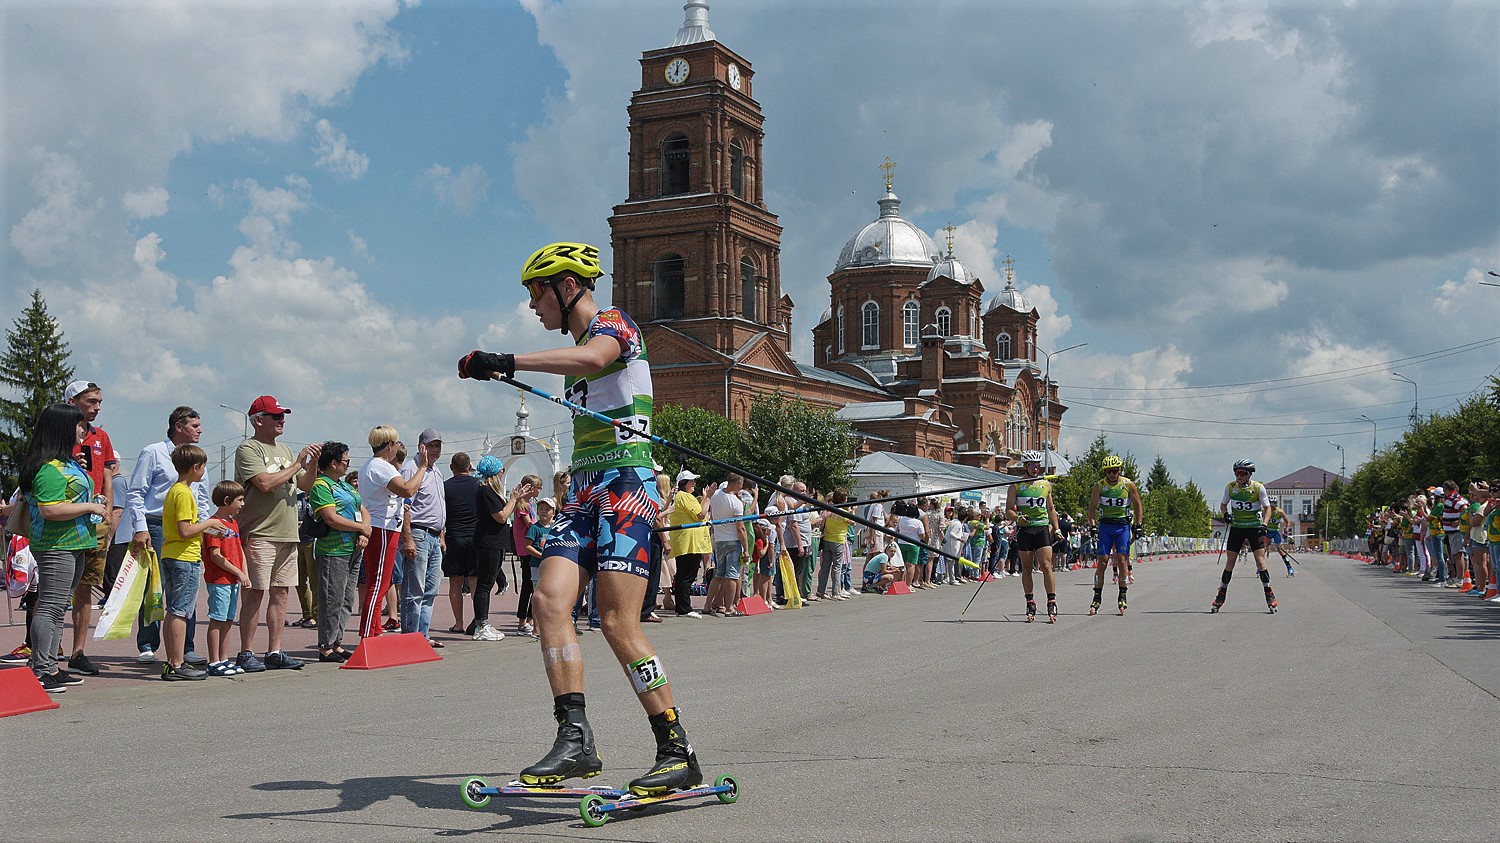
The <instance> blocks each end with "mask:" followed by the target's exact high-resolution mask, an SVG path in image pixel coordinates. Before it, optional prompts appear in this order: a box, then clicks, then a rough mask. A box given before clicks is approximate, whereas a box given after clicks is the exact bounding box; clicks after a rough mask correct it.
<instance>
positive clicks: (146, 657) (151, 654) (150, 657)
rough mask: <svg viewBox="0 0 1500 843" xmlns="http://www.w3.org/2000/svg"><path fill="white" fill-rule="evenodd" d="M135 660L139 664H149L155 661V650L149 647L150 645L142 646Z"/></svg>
mask: <svg viewBox="0 0 1500 843" xmlns="http://www.w3.org/2000/svg"><path fill="white" fill-rule="evenodd" d="M135 660H136V661H138V662H140V663H141V664H150V663H151V662H154V661H156V651H155V650H153V649H151V648H150V647H142V648H141V654H140V655H139V656H136V657H135Z"/></svg>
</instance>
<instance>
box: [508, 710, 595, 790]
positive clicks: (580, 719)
mask: <svg viewBox="0 0 1500 843" xmlns="http://www.w3.org/2000/svg"><path fill="white" fill-rule="evenodd" d="M552 714H553V716H555V717H556V718H557V741H556V742H555V743H553V744H552V751H551V752H549V753H547V755H546V757H544V758H543V759H542V760H540V761H538V762H536V763H535V764H533V765H531V766H530V767H527V768H526V769H524V770H522V771H521V783H522V784H525V785H530V786H532V787H550V786H551V785H555V784H557V783H559V782H561V781H563V780H564V779H571V778H574V777H575V776H576V777H578V778H584V779H589V778H593V777H594V776H597V775H599V772H600V771H601V770H603V769H604V760H603V759H602V758H600V757H599V753H598V751H597V750H596V749H595V747H594V730H593V729H591V728H589V721H588V718H587V717H585V716H584V711H583V694H563V695H562V696H559V697H557V699H556V700H555V701H554V703H553V706H552Z"/></svg>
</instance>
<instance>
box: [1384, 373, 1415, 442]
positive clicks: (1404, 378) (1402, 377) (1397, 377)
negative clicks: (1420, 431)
mask: <svg viewBox="0 0 1500 843" xmlns="http://www.w3.org/2000/svg"><path fill="white" fill-rule="evenodd" d="M1391 377H1392V378H1393V379H1395V380H1398V381H1401V382H1403V383H1409V384H1411V429H1412V430H1416V429H1417V420H1418V419H1420V418H1421V416H1419V415H1417V382H1416V381H1414V380H1412V379H1411V378H1409V377H1407V376H1406V375H1403V374H1401V373H1400V372H1391Z"/></svg>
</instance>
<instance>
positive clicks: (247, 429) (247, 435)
mask: <svg viewBox="0 0 1500 843" xmlns="http://www.w3.org/2000/svg"><path fill="white" fill-rule="evenodd" d="M219 406H220V407H223V408H224V409H226V410H233V411H235V412H236V413H239V414H240V415H242V416H244V417H245V438H246V439H249V438H250V414H249V413H247V412H245V411H244V410H241V409H240V408H239V407H231V406H229V405H228V404H220V405H219Z"/></svg>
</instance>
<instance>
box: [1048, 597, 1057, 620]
mask: <svg viewBox="0 0 1500 843" xmlns="http://www.w3.org/2000/svg"><path fill="white" fill-rule="evenodd" d="M1047 623H1057V601H1056V600H1054V599H1053V598H1051V597H1048V598H1047Z"/></svg>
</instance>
